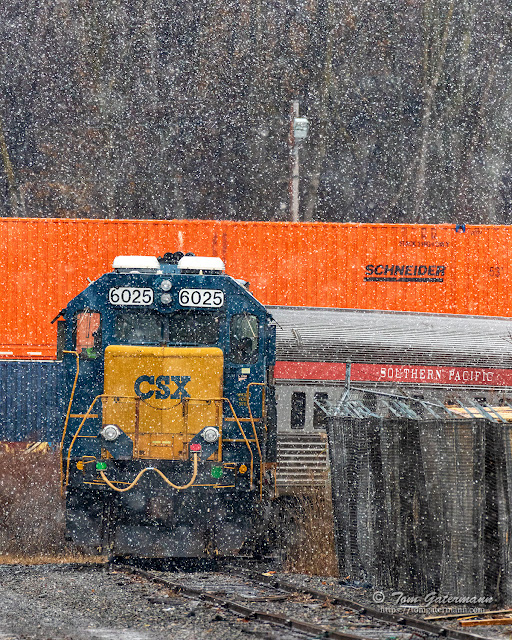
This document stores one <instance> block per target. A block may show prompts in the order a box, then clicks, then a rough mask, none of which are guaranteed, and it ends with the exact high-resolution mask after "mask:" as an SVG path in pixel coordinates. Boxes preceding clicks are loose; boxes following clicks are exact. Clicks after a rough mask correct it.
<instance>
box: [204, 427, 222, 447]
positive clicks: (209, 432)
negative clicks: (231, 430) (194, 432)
mask: <svg viewBox="0 0 512 640" xmlns="http://www.w3.org/2000/svg"><path fill="white" fill-rule="evenodd" d="M201 436H202V437H203V440H206V442H210V443H212V442H217V440H218V439H219V430H218V429H216V428H215V427H206V428H205V429H204V430H203V433H202V434H201Z"/></svg>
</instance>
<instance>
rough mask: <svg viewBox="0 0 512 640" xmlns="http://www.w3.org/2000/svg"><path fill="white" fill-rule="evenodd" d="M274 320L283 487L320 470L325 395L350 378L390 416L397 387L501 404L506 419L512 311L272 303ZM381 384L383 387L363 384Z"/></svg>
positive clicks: (511, 379)
mask: <svg viewBox="0 0 512 640" xmlns="http://www.w3.org/2000/svg"><path fill="white" fill-rule="evenodd" d="M268 310H269V311H270V312H271V313H272V316H273V317H274V319H275V321H276V324H277V362H276V367H275V372H274V375H275V384H276V396H277V413H278V425H279V473H278V478H279V485H280V488H281V490H286V489H288V488H290V487H296V486H304V485H305V484H308V483H310V482H311V481H316V482H323V481H324V480H325V478H326V471H327V456H326V442H325V425H326V419H327V417H326V413H325V411H324V410H323V409H322V406H323V405H325V402H326V401H328V402H329V403H331V404H332V405H336V404H337V403H339V402H340V400H341V398H342V396H343V395H344V394H345V391H346V387H347V383H348V381H347V372H348V367H347V364H348V363H350V386H351V388H352V389H353V390H360V392H361V393H360V394H359V397H360V398H362V400H363V401H364V402H365V403H366V406H367V407H369V408H371V410H372V411H373V412H375V413H376V414H378V415H382V416H385V417H387V416H390V417H392V416H393V413H392V412H391V406H390V401H389V400H390V398H389V397H388V396H386V395H384V394H386V393H387V394H390V395H393V394H399V395H402V396H412V397H415V398H421V399H424V400H426V401H429V402H434V403H438V404H442V405H453V406H459V405H458V403H459V402H460V403H462V404H463V405H466V406H468V407H470V408H471V407H473V406H474V405H475V403H476V404H478V405H480V407H481V408H482V409H481V410H477V409H476V408H475V409H474V410H473V409H472V410H473V411H474V414H475V415H483V414H482V413H481V412H480V411H482V410H483V411H484V412H485V411H486V407H502V408H503V409H500V411H501V412H502V414H503V415H506V417H507V418H508V417H510V418H511V419H512V409H511V407H509V404H508V403H510V404H511V405H512V320H511V319H509V318H498V317H482V316H460V315H450V314H425V313H412V312H393V311H363V310H359V309H326V308H311V307H310V308H307V307H282V306H281V307H268ZM365 390H367V391H372V390H373V391H379V392H381V393H382V394H383V395H374V394H372V393H366V394H365Z"/></svg>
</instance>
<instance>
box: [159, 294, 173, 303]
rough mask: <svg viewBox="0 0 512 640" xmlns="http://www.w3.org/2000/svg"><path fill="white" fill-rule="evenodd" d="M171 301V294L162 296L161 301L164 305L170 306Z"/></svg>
mask: <svg viewBox="0 0 512 640" xmlns="http://www.w3.org/2000/svg"><path fill="white" fill-rule="evenodd" d="M171 300H172V297H171V294H170V293H162V295H161V296H160V301H161V302H162V304H169V302H171Z"/></svg>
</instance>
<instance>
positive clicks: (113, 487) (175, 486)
mask: <svg viewBox="0 0 512 640" xmlns="http://www.w3.org/2000/svg"><path fill="white" fill-rule="evenodd" d="M146 471H155V472H156V473H158V475H159V476H160V477H161V478H162V479H163V480H164V481H165V482H167V484H168V485H170V486H171V487H172V488H173V489H177V490H178V491H181V490H182V489H188V488H189V487H190V486H192V485H193V484H194V482H195V479H196V477H197V453H194V471H193V473H192V478H191V479H190V481H189V482H187V484H184V485H181V486H180V485H177V484H174V483H173V482H171V481H170V480H169V478H167V477H166V476H165V475H164V474H163V473H162V472H161V471H160V469H156V468H155V467H146V468H145V469H142V470H141V471H139V473H138V474H137V475H136V476H135V480H134V481H133V482H132V483H130V484H129V485H128V486H127V487H125V488H124V489H120V488H119V487H116V486H115V484H113V483H112V482H111V481H110V480H109V479H108V478H107V476H106V475H105V474H104V473H103V471H102V470H101V469H100V476H101V479H102V480H103V482H105V484H107V486H109V487H110V488H111V489H113V490H114V491H117V492H119V493H124V492H125V491H130V489H133V487H134V486H135V485H136V484H137V483H138V482H139V480H140V479H141V478H142V476H143V475H144V474H145V473H146Z"/></svg>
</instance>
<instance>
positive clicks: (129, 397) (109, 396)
mask: <svg viewBox="0 0 512 640" xmlns="http://www.w3.org/2000/svg"><path fill="white" fill-rule="evenodd" d="M102 398H120V399H121V398H122V399H126V400H138V399H139V397H138V396H120V395H115V394H106V393H102V394H99V395H97V396H96V397H95V398H94V400H93V401H92V402H91V404H90V406H89V408H88V409H87V412H86V413H85V414H84V416H83V418H82V421H81V422H80V425H79V426H78V429H77V430H76V432H75V435H74V436H73V439H72V440H71V444H70V445H69V449H68V453H67V462H66V476H65V479H64V483H63V485H62V489H61V491H62V493H63V492H64V490H65V489H67V486H68V483H69V467H70V464H71V452H72V450H73V446H74V444H75V442H76V440H77V438H78V436H79V434H80V431H81V430H82V427H83V425H84V424H85V421H86V420H87V418H88V417H89V415H90V413H91V411H92V408H93V407H94V405H95V403H96V401H97V400H99V399H102ZM186 401H187V402H190V401H193V402H224V401H225V402H227V403H228V404H229V408H230V409H231V413H232V414H233V417H234V419H235V420H236V423H237V425H238V428H239V429H240V433H241V434H242V436H243V439H244V442H245V445H246V447H247V449H248V450H249V454H250V456H251V463H250V486H251V489H252V486H253V474H254V455H253V452H252V448H251V445H250V443H249V440H248V439H247V436H246V434H245V431H244V430H243V427H242V425H241V423H240V420H239V418H238V416H237V415H236V412H235V409H234V407H233V405H232V404H231V401H230V400H229V398H187V400H186ZM253 429H254V425H253ZM254 435H255V437H256V446H257V448H258V453H259V456H260V475H261V464H262V457H261V449H260V446H259V442H258V439H257V435H256V431H255V429H254ZM171 484H172V483H171ZM188 486H190V485H188Z"/></svg>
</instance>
